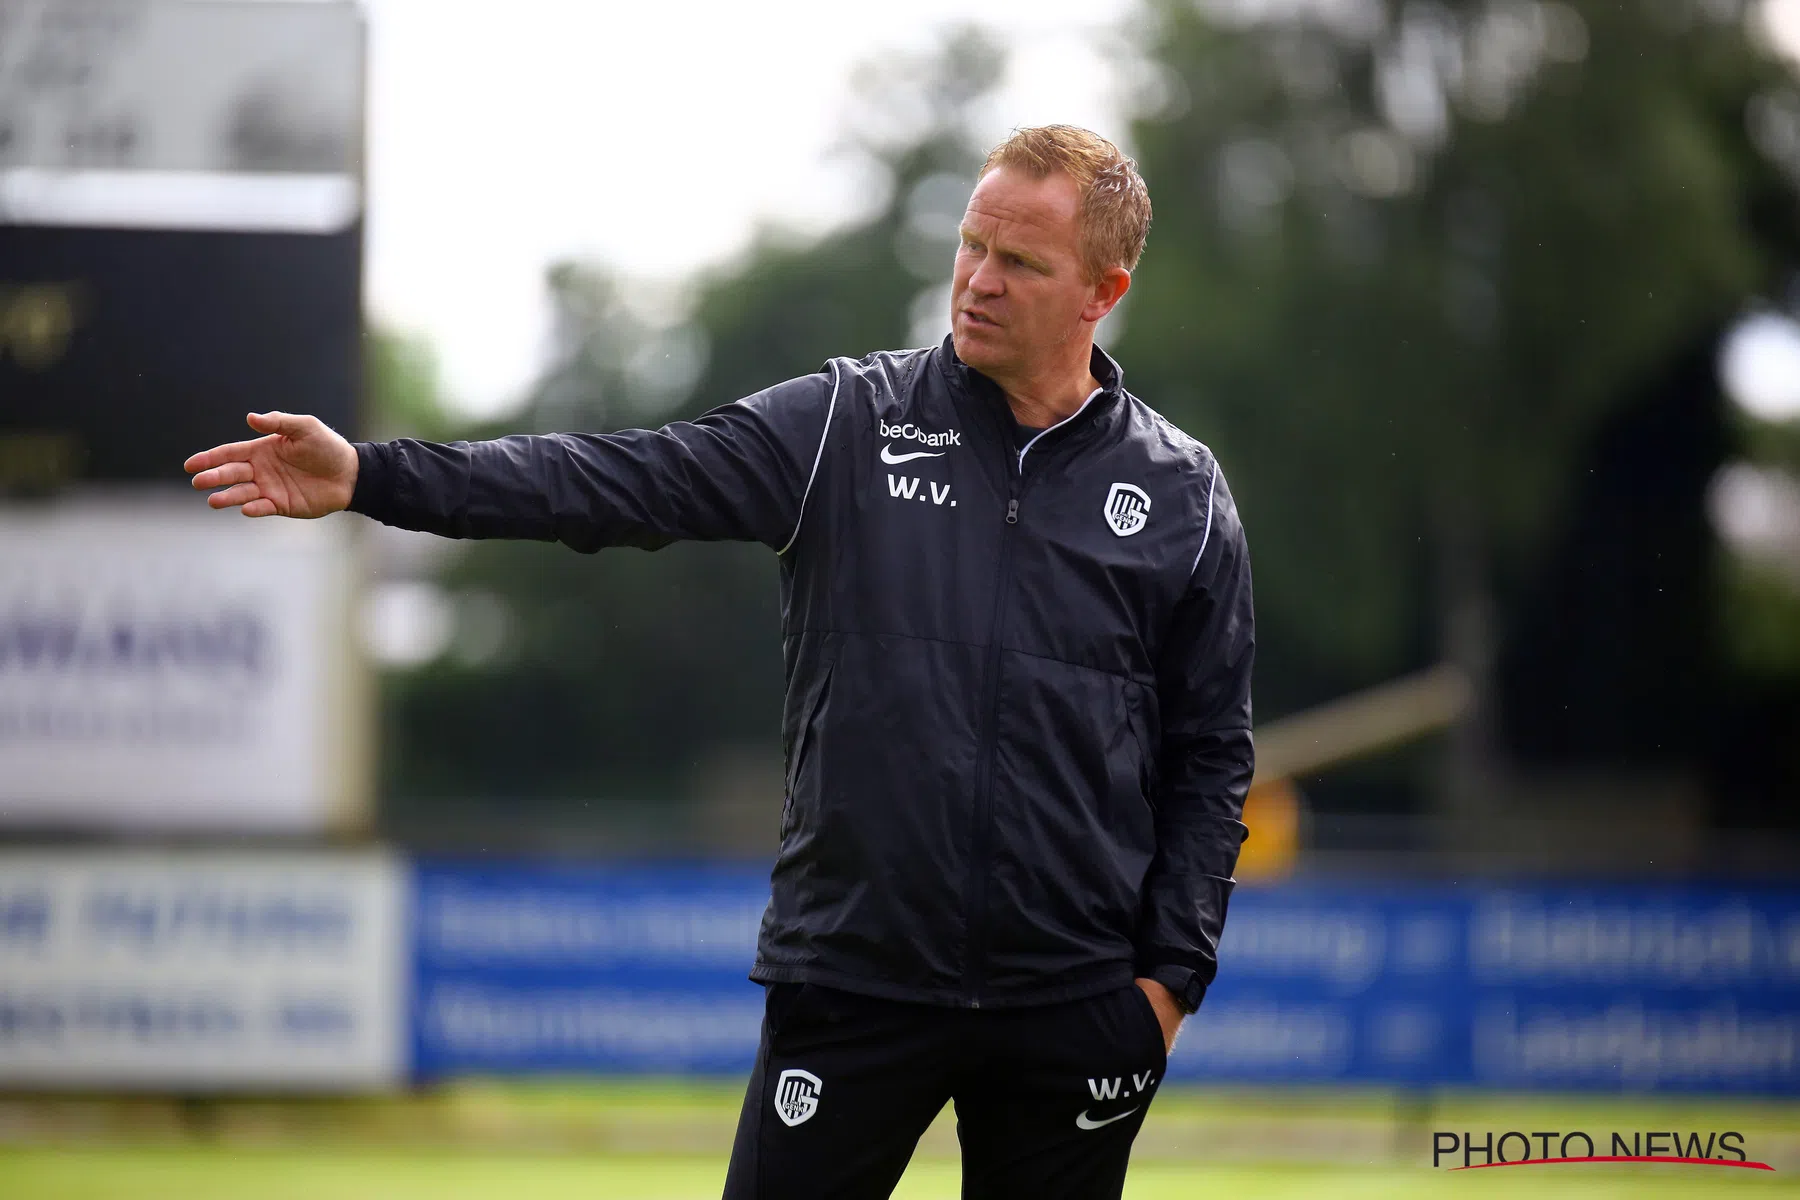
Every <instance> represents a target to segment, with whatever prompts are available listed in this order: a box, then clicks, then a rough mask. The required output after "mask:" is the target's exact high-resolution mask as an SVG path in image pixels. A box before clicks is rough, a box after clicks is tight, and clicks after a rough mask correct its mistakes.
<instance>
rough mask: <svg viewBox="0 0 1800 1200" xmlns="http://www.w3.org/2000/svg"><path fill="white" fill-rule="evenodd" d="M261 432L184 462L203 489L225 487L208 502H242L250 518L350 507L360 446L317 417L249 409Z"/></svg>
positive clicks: (217, 504)
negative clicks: (245, 439) (251, 410)
mask: <svg viewBox="0 0 1800 1200" xmlns="http://www.w3.org/2000/svg"><path fill="white" fill-rule="evenodd" d="M245 419H246V420H247V421H248V422H249V424H250V428H252V429H254V430H256V431H257V432H259V433H261V434H262V435H263V436H262V437H259V438H255V439H253V440H251V441H248V442H232V443H230V444H229V445H224V446H214V447H213V448H212V449H211V450H203V451H201V452H200V453H199V454H196V455H194V456H193V457H192V458H190V459H188V460H187V462H185V463H183V464H182V465H183V466H184V467H185V468H186V469H187V472H188V474H190V475H193V477H194V487H196V488H198V489H199V490H200V491H205V490H206V489H208V488H216V487H222V488H224V489H225V490H224V491H221V492H214V493H213V494H212V495H210V496H208V497H207V498H206V502H207V503H208V504H209V505H211V506H212V507H214V508H232V507H234V506H241V507H242V508H243V510H244V515H245V516H246V517H273V516H282V517H322V516H325V515H326V514H327V513H334V512H339V511H341V510H343V509H346V508H348V507H350V497H351V495H352V493H354V492H355V491H356V448H355V447H354V446H352V445H351V444H350V443H349V442H347V441H345V440H344V439H343V438H342V437H340V436H339V435H338V433H337V431H336V430H334V429H332V428H331V426H329V425H327V424H325V422H323V421H321V420H319V418H317V417H308V416H297V415H295V414H293V413H283V412H268V413H251V414H250V415H249V416H248V417H246V418H245Z"/></svg>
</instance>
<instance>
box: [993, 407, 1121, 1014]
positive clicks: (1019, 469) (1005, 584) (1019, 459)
mask: <svg viewBox="0 0 1800 1200" xmlns="http://www.w3.org/2000/svg"><path fill="white" fill-rule="evenodd" d="M1102 390H1103V389H1099V388H1096V389H1095V390H1094V391H1093V392H1092V393H1091V394H1090V395H1089V396H1088V398H1087V399H1086V400H1084V401H1082V403H1081V407H1080V408H1078V409H1076V410H1075V411H1074V412H1073V413H1071V414H1069V415H1068V416H1067V417H1065V418H1063V419H1062V420H1061V421H1058V422H1057V423H1056V424H1055V425H1052V426H1050V427H1049V429H1045V430H1043V432H1041V433H1039V434H1038V435H1037V437H1034V438H1032V439H1031V440H1030V441H1028V442H1026V443H1025V445H1024V447H1023V448H1022V449H1020V450H1019V451H1018V452H1017V453H1016V454H1009V455H1008V462H1007V467H1006V473H1007V477H1008V490H1007V496H1006V528H1005V529H1004V530H1002V531H1001V535H1000V570H999V575H998V578H997V579H996V581H995V585H994V616H993V620H992V621H991V622H989V626H988V642H989V650H988V677H987V727H986V729H985V730H984V731H983V736H982V739H981V759H980V763H979V766H978V768H977V772H976V778H977V779H979V780H980V781H981V790H980V791H979V792H977V793H976V797H975V814H974V822H975V827H974V830H973V836H972V837H971V838H970V839H969V888H968V893H967V894H968V897H969V915H968V965H967V966H966V967H965V968H964V970H963V981H964V984H963V986H964V990H965V992H966V993H967V999H968V1005H969V1007H970V1008H972V1009H974V1008H980V1007H981V985H982V983H983V982H984V978H983V977H984V976H985V975H986V967H987V962H986V957H987V919H986V917H987V876H988V870H987V867H988V864H987V857H988V833H989V826H990V825H991V824H992V823H993V806H994V776H995V775H997V774H998V773H999V772H998V770H997V769H996V766H995V762H994V759H995V756H996V754H997V752H998V745H997V743H998V742H999V740H1000V659H1001V646H1000V639H1001V635H1002V634H1004V633H1005V632H1006V630H1005V617H1006V608H1005V605H1006V594H1007V589H1008V588H1009V587H1010V585H1011V584H1012V546H1013V531H1014V530H1016V529H1017V528H1018V527H1019V500H1020V497H1021V496H1022V495H1023V494H1024V491H1025V455H1026V454H1027V453H1028V452H1029V451H1030V450H1031V448H1032V447H1033V446H1035V445H1037V443H1038V440H1039V439H1040V438H1042V437H1043V436H1044V434H1046V433H1049V432H1050V431H1051V430H1053V429H1059V428H1061V427H1062V426H1064V425H1067V424H1068V423H1069V422H1070V421H1073V420H1075V418H1076V417H1079V416H1080V415H1081V414H1082V413H1083V412H1085V411H1087V406H1088V405H1089V404H1090V403H1092V402H1093V399H1094V397H1095V396H1098V395H1099V394H1100V392H1101V391H1102Z"/></svg>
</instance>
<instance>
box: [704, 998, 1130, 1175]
mask: <svg viewBox="0 0 1800 1200" xmlns="http://www.w3.org/2000/svg"><path fill="white" fill-rule="evenodd" d="M1165 1063H1166V1059H1165V1055H1164V1052H1163V1039H1162V1029H1161V1027H1160V1026H1159V1025H1158V1024H1157V1020H1156V1011H1155V1010H1154V1009H1153V1008H1152V1007H1151V1006H1150V1001H1149V998H1148V997H1146V996H1145V995H1144V994H1143V993H1142V992H1141V991H1139V990H1138V988H1137V987H1136V986H1135V985H1132V986H1128V987H1125V988H1121V989H1119V990H1117V991H1113V992H1108V993H1106V994H1104V995H1100V996H1094V997H1091V998H1089V999H1086V1000H1076V1001H1071V1002H1069V1003H1065V1004H1051V1005H1044V1006H1042V1007H1034V1008H1020V1009H980V1010H969V1009H951V1008H938V1007H933V1006H929V1005H923V1004H903V1003H898V1002H895V1001H891V1000H877V999H873V998H871V997H868V996H858V995H852V994H851V993H848V992H841V991H837V990H835V989H832V988H825V987H820V986H818V985H816V984H810V983H807V984H790V983H778V984H773V985H771V986H770V988H769V994H768V998H767V1005H766V1008H765V1011H764V1015H763V1028H762V1046H761V1049H760V1050H758V1052H757V1056H756V1068H755V1070H754V1072H753V1073H752V1074H751V1076H750V1088H749V1091H748V1093H747V1094H746V1095H745V1097H744V1111H743V1115H742V1116H740V1117H739V1118H738V1129H737V1141H736V1144H735V1145H734V1146H733V1147H732V1151H731V1170H730V1173H729V1174H728V1175H727V1177H726V1181H725V1200H827V1198H829V1200H864V1198H865V1197H866V1198H870V1200H873V1198H876V1197H885V1196H887V1195H888V1194H889V1193H891V1192H892V1191H893V1190H894V1185H895V1184H896V1183H898V1182H899V1180H900V1175H901V1173H902V1172H903V1171H905V1169H906V1163H907V1160H908V1159H910V1158H911V1157H912V1153H913V1148H914V1147H915V1146H916V1145H917V1144H918V1141H919V1137H920V1135H922V1134H923V1133H924V1132H925V1129H926V1127H927V1126H929V1125H930V1124H931V1122H932V1119H933V1118H934V1117H936V1116H937V1114H938V1112H939V1111H940V1110H941V1109H942V1108H943V1107H944V1103H945V1101H947V1100H951V1099H954V1100H955V1101H956V1132H957V1136H958V1138H959V1139H960V1140H961V1142H962V1154H963V1192H962V1194H963V1197H964V1200H1011V1198H1014V1197H1017V1198H1020V1200H1103V1198H1110V1197H1117V1196H1118V1195H1119V1193H1120V1191H1121V1189H1122V1188H1123V1187H1124V1184H1125V1166H1126V1163H1127V1162H1128V1160H1129V1159H1130V1156H1131V1143H1132V1139H1134V1138H1135V1137H1136V1136H1137V1132H1138V1129H1139V1127H1140V1126H1141V1125H1142V1124H1143V1121H1144V1111H1145V1110H1146V1109H1147V1108H1149V1106H1150V1101H1151V1099H1152V1098H1153V1097H1154V1096H1155V1095H1156V1088H1157V1085H1158V1084H1159V1083H1160V1082H1161V1080H1162V1075H1163V1068H1164V1066H1165Z"/></svg>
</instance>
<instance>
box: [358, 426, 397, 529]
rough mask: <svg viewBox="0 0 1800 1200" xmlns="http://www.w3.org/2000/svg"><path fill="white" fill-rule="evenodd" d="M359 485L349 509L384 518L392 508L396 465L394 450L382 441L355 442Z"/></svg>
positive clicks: (376, 518)
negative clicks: (394, 465)
mask: <svg viewBox="0 0 1800 1200" xmlns="http://www.w3.org/2000/svg"><path fill="white" fill-rule="evenodd" d="M353 445H355V447H356V489H355V491H353V492H351V494H350V511H351V512H353V513H361V514H362V515H363V516H365V517H372V518H373V519H375V520H377V521H383V522H385V521H386V520H387V519H388V514H389V513H390V512H391V511H392V510H393V503H394V469H393V462H392V455H393V452H392V450H391V449H390V448H389V447H388V446H386V445H384V444H383V443H380V442H355V443H353Z"/></svg>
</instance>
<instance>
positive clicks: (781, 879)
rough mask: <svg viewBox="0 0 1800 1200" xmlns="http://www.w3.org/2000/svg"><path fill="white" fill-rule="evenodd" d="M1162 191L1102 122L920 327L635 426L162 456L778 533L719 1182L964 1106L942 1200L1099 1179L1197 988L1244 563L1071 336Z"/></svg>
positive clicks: (383, 512) (1005, 165)
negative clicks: (957, 1153) (932, 342)
mask: <svg viewBox="0 0 1800 1200" xmlns="http://www.w3.org/2000/svg"><path fill="white" fill-rule="evenodd" d="M1149 222H1150V202H1149V195H1148V193H1147V191H1146V189H1145V187H1144V183H1143V180H1142V179H1141V178H1139V176H1138V174H1137V171H1136V169H1135V166H1134V165H1133V164H1132V162H1131V161H1130V160H1129V159H1127V158H1125V157H1123V156H1122V155H1121V154H1120V153H1119V151H1118V150H1117V148H1116V147H1114V146H1113V145H1112V143H1110V142H1108V141H1106V140H1105V139H1103V138H1100V137H1098V136H1096V135H1094V134H1092V133H1088V132H1086V131H1084V130H1079V129H1074V128H1071V127H1067V126H1050V127H1046V128H1041V129H1026V130H1021V131H1018V132H1017V133H1015V134H1014V135H1013V136H1012V137H1011V138H1010V139H1008V140H1007V141H1006V142H1004V143H1003V144H1002V145H1000V146H999V147H997V148H996V149H995V150H994V152H993V154H992V155H990V156H989V158H988V161H987V164H986V165H985V166H984V168H983V170H982V173H981V176H980V178H979V182H978V184H977V186H976V188H975V191H974V195H973V196H972V197H971V199H970V201H969V206H968V211H967V214H966V216H965V217H964V219H963V223H962V243H961V246H960V248H959V249H958V251H957V254H956V262H955V274H954V283H953V289H952V296H953V299H952V322H953V330H952V333H951V336H950V338H949V339H947V341H946V343H945V344H944V345H942V346H939V347H936V348H933V349H927V350H912V351H905V352H898V353H878V354H872V355H870V356H869V357H867V358H864V359H861V360H860V361H851V360H848V359H833V360H832V361H830V362H829V363H827V364H826V366H825V369H824V370H822V371H820V372H819V373H818V374H815V375H809V376H806V377H804V378H800V379H795V380H790V381H789V382H787V383H783V384H779V385H777V386H775V387H773V388H770V389H769V390H767V391H764V392H760V393H758V394H756V395H754V396H750V397H748V398H746V399H744V400H740V401H738V402H736V403H735V404H728V405H726V406H725V407H723V408H719V409H715V410H714V411H712V412H710V413H708V414H706V415H705V416H703V417H700V418H699V419H698V420H695V421H693V422H677V423H675V424H671V425H669V426H667V427H665V428H663V429H661V430H657V431H654V432H652V431H645V430H633V431H628V432H624V433H617V434H609V435H604V436H599V435H567V434H564V435H552V436H545V437H510V438H502V439H499V440H498V441H492V442H483V443H477V444H474V445H470V444H466V443H460V442H459V443H456V444H454V445H431V444H426V443H421V442H416V441H399V442H390V443H387V444H385V445H373V444H361V445H356V446H352V445H351V444H350V443H348V442H346V441H344V440H343V439H342V438H340V437H338V436H337V435H336V434H335V433H333V432H332V431H331V430H329V429H327V428H326V427H325V426H323V425H322V424H320V423H319V422H318V421H316V420H314V419H312V418H308V417H298V416H290V415H286V414H282V413H268V414H262V415H253V416H252V417H251V418H250V424H251V425H252V427H254V428H256V429H257V430H260V431H262V432H263V434H264V435H265V436H263V437H260V438H258V439H256V440H254V441H249V442H240V443H237V444H235V445H229V446H221V447H219V448H217V449H214V450H209V451H207V452H205V453H203V454H198V455H195V456H194V457H193V458H192V459H190V460H188V463H187V467H188V470H189V471H191V472H197V474H196V475H195V477H194V485H195V486H196V487H199V488H212V487H218V486H221V485H224V490H223V491H221V492H218V493H216V494H214V495H213V496H211V497H209V503H210V504H212V505H213V506H214V507H215V508H221V507H226V506H230V505H238V506H241V507H242V508H243V510H244V513H245V515H247V516H268V515H272V514H277V513H280V514H285V515H288V516H296V517H316V516H321V515H323V514H325V513H330V512H336V511H338V510H340V509H345V508H348V509H350V510H352V511H356V512H361V513H365V514H367V515H368V516H371V517H374V518H376V519H377V520H381V521H385V522H388V523H389V524H394V525H399V526H403V527H406V528H410V529H425V530H430V531H432V532H435V533H439V534H443V535H446V536H450V537H512V538H536V539H540V540H545V541H551V540H554V541H560V542H562V543H564V544H565V545H568V546H572V547H574V548H575V549H577V550H583V551H593V550H598V549H600V548H601V547H603V546H620V545H631V546H640V547H644V548H648V549H654V548H657V547H660V546H663V545H665V544H667V543H669V542H671V541H673V540H675V539H678V538H696V539H726V538H731V539H741V540H751V539H754V540H756V541H760V542H762V543H764V544H765V545H767V546H769V547H770V548H771V549H772V550H774V551H775V552H776V554H777V555H778V556H779V561H780V567H781V588H782V600H783V604H782V619H783V635H784V638H785V650H786V663H787V702H786V707H785V711H784V716H783V725H782V741H783V748H784V751H785V755H786V764H787V789H786V799H785V802H784V804H783V807H782V813H781V852H780V856H779V858H778V859H777V861H776V864H775V869H774V875H773V887H772V896H771V900H770V903H769V907H768V910H767V912H766V914H765V915H764V918H763V924H762V932H761V937H760V943H759V947H758V953H757V960H756V964H755V967H754V969H753V970H752V971H751V978H752V979H755V980H757V981H759V982H761V983H763V984H766V985H768V995H767V1003H766V1013H765V1020H764V1024H763V1033H762V1044H761V1048H760V1050H759V1052H758V1055H757V1061H756V1067H755V1071H754V1074H753V1075H752V1078H751V1082H750V1087H749V1091H748V1094H747V1096H746V1098H745V1102H744V1109H743V1115H742V1117H741V1119H740V1123H739V1127H738V1135H737V1142H736V1145H735V1147H734V1149H733V1153H732V1161H731V1168H730V1172H729V1175H728V1178H727V1182H726V1195H727V1196H728V1197H732V1198H737V1197H776V1198H780V1200H797V1198H801V1197H811V1196H820V1197H824V1196H831V1197H865V1196H868V1197H873V1196H886V1195H888V1194H889V1192H890V1191H891V1190H892V1188H893V1186H894V1184H895V1182H896V1181H897V1180H898V1179H899V1178H900V1175H901V1172H902V1171H903V1170H904V1168H905V1166H906V1163H907V1160H908V1158H909V1157H910V1155H911V1153H912V1150H913V1148H914V1146H915V1144H916V1143H917V1141H918V1138H919V1135H920V1134H921V1133H922V1132H923V1131H924V1129H925V1128H926V1126H927V1125H928V1124H929V1123H930V1122H931V1120H932V1118H933V1117H934V1116H935V1115H936V1114H937V1112H938V1111H939V1110H940V1109H941V1108H942V1107H943V1105H944V1103H945V1101H946V1100H948V1099H954V1100H955V1103H956V1112H957V1117H958V1133H959V1135H960V1137H961V1140H962V1145H963V1161H964V1191H963V1194H964V1195H965V1196H967V1197H1012V1196H1031V1197H1034V1198H1039V1197H1041V1198H1046V1200H1048V1198H1051V1197H1071V1198H1074V1197H1080V1198H1084V1200H1085V1198H1090V1197H1116V1196H1118V1195H1119V1194H1120V1190H1121V1188H1122V1187H1123V1183H1124V1176H1125V1167H1126V1163H1127V1159H1128V1157H1129V1153H1130V1148H1131V1142H1132V1139H1133V1138H1134V1137H1135V1136H1136V1134H1137V1131H1138V1128H1139V1126H1140V1125H1141V1124H1142V1122H1143V1119H1144V1114H1145V1111H1146V1109H1147V1108H1148V1106H1149V1102H1150V1099H1151V1097H1152V1096H1153V1095H1154V1092H1155V1089H1156V1087H1157V1084H1158V1083H1159V1082H1160V1079H1161V1076H1162V1073H1163V1069H1164V1066H1165V1063H1166V1055H1167V1052H1168V1050H1169V1049H1170V1048H1171V1047H1172V1045H1173V1043H1174V1039H1175V1034H1176V1030H1177V1028H1178V1027H1179V1025H1180V1023H1181V1021H1182V1018H1183V1017H1184V1016H1185V1015H1186V1014H1188V1013H1191V1012H1192V1011H1193V1010H1194V1009H1195V1008H1196V1007H1197V1006H1198V1005H1199V1003H1200V999H1201V996H1202V994H1203V993H1204V991H1205V989H1206V986H1207V984H1208V983H1209V982H1210V981H1211V980H1212V978H1213V974H1214V971H1215V964H1216V949H1217V944H1218V938H1219V933H1220V930H1221V929H1222V927H1223V925H1224V920H1225V909H1226V901H1227V898H1228V897H1229V895H1230V892H1231V886H1232V884H1231V872H1232V868H1233V866H1234V865H1235V863H1236V860H1237V854H1238V846H1239V843H1240V842H1241V840H1242V836H1243V826H1242V825H1241V824H1240V823H1239V821H1238V817H1239V815H1240V813H1241V811H1242V803H1243V797H1244V792H1245V789H1246V788H1247V787H1248V785H1249V781H1250V776H1251V765H1252V751H1251V741H1250V669H1251V658H1252V652H1253V642H1254V638H1253V631H1252V616H1251V603H1250V571H1249V562H1248V558H1247V555H1246V550H1245V545H1244V535H1243V530H1242V527H1241V526H1240V524H1239V522H1238V516H1237V511H1236V509H1235V507H1234V505H1233V504H1232V500H1231V494H1230V492H1229V491H1228V489H1227V488H1226V486H1225V481H1224V479H1223V478H1222V477H1221V476H1220V474H1219V468H1218V464H1217V463H1216V462H1215V461H1214V459H1213V457H1212V454H1211V453H1210V452H1209V451H1208V450H1207V449H1206V447H1205V446H1203V445H1201V444H1200V443H1199V442H1196V441H1194V440H1193V439H1192V438H1190V437H1188V436H1187V435H1186V434H1184V433H1182V432H1181V431H1180V430H1178V429H1176V428H1174V427H1173V426H1172V425H1170V424H1169V423H1168V422H1167V421H1165V420H1163V419H1162V418H1161V417H1160V416H1158V415H1157V414H1156V413H1155V412H1153V411H1152V410H1151V409H1150V408H1149V407H1148V406H1146V405H1145V404H1144V403H1143V402H1142V401H1140V400H1138V399H1136V398H1135V397H1133V396H1132V395H1130V394H1129V393H1127V392H1126V391H1125V390H1124V389H1123V387H1122V385H1121V376H1120V370H1119V367H1118V365H1117V364H1116V363H1114V362H1113V360H1112V359H1111V358H1109V357H1108V356H1107V355H1106V354H1105V353H1103V352H1102V351H1100V350H1098V349H1097V348H1096V347H1095V346H1094V344H1093V335H1094V326H1095V324H1096V322H1098V321H1099V320H1100V319H1101V318H1102V317H1104V316H1106V314H1107V313H1108V312H1110V311H1112V309H1113V307H1114V306H1115V305H1116V304H1117V303H1118V302H1119V300H1120V298H1121V297H1123V296H1124V294H1125V292H1126V289H1127V288H1129V287H1130V285H1131V270H1132V269H1133V268H1134V267H1135V266H1136V265H1137V261H1138V257H1139V254H1140V253H1141V251H1142V249H1143V244H1144V238H1145V235H1146V233H1147V231H1148V228H1149Z"/></svg>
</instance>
